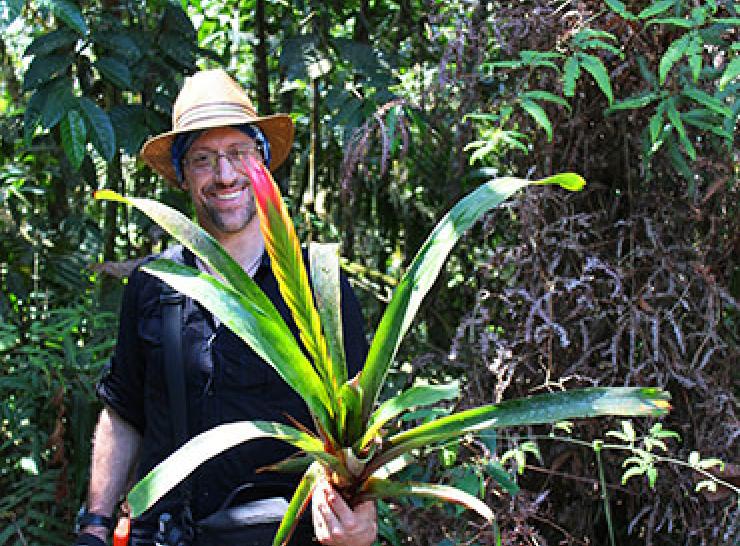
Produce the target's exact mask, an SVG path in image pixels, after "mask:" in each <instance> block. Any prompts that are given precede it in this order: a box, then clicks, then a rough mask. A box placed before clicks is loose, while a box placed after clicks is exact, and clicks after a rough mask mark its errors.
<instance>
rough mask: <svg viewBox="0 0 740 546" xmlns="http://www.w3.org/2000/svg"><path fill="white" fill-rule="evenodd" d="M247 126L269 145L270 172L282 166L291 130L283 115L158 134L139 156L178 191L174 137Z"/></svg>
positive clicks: (221, 120) (210, 122) (222, 120)
mask: <svg viewBox="0 0 740 546" xmlns="http://www.w3.org/2000/svg"><path fill="white" fill-rule="evenodd" d="M245 123H251V124H252V125H256V126H257V127H259V128H260V129H261V130H262V132H263V133H264V134H265V138H267V141H268V142H269V143H270V153H271V155H272V158H271V160H270V170H271V171H273V172H274V171H275V170H276V169H277V168H278V167H280V165H282V164H283V163H284V162H285V160H286V159H287V157H288V154H290V148H291V146H292V145H293V136H294V133H295V127H294V126H293V120H292V119H291V118H290V116H289V115H287V114H273V115H271V116H263V117H254V118H252V117H247V116H243V115H242V116H223V117H215V118H209V119H207V120H205V121H203V122H201V123H195V124H192V125H190V126H188V128H187V129H179V130H175V131H169V132H167V133H162V134H160V135H157V136H155V137H152V138H150V139H149V140H147V141H146V142H145V143H144V145H143V146H142V147H141V152H140V154H139V155H140V156H141V159H143V160H144V162H145V163H146V164H147V165H149V166H150V167H151V168H152V169H153V170H154V171H156V172H157V173H158V174H160V175H161V176H162V177H163V178H164V179H165V180H167V181H168V182H170V183H171V184H173V185H175V186H177V187H179V186H180V181H179V180H178V179H177V174H176V173H175V167H174V166H173V165H172V141H173V140H174V139H175V137H176V136H177V135H178V134H181V133H187V132H190V131H196V130H204V129H214V128H216V127H231V126H236V125H243V124H245Z"/></svg>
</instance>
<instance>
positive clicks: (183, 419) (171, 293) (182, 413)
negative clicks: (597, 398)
mask: <svg viewBox="0 0 740 546" xmlns="http://www.w3.org/2000/svg"><path fill="white" fill-rule="evenodd" d="M159 301H160V302H161V303H162V358H163V361H164V368H165V374H166V377H167V394H168V397H169V401H170V415H171V416H172V443H173V447H174V449H177V448H179V447H180V446H181V445H183V444H184V443H185V442H186V441H187V440H188V416H187V402H186V400H185V362H184V361H183V354H182V308H183V303H184V301H185V297H184V296H183V295H182V294H180V293H179V292H176V291H175V290H174V289H173V288H172V287H170V286H169V285H164V288H163V289H162V293H161V294H160V296H159Z"/></svg>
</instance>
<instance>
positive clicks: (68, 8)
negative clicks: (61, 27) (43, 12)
mask: <svg viewBox="0 0 740 546" xmlns="http://www.w3.org/2000/svg"><path fill="white" fill-rule="evenodd" d="M46 2H49V3H50V4H51V6H52V9H53V10H54V15H56V16H57V17H59V18H60V19H61V20H62V21H64V22H65V23H66V24H67V26H69V27H70V28H72V29H73V30H76V31H77V32H79V33H80V34H82V35H83V36H85V35H86V34H87V33H88V32H89V30H88V28H87V23H85V18H84V17H83V16H82V12H81V11H80V8H78V7H77V5H75V3H74V2H71V1H70V0H46Z"/></svg>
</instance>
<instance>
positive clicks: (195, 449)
mask: <svg viewBox="0 0 740 546" xmlns="http://www.w3.org/2000/svg"><path fill="white" fill-rule="evenodd" d="M259 438H274V439H277V440H282V441H284V442H287V443H289V444H291V445H293V446H295V447H297V448H298V449H301V450H304V451H306V452H311V453H315V452H321V453H323V443H322V442H321V440H319V439H318V438H316V437H314V436H311V435H310V434H307V433H305V432H302V431H300V430H297V429H295V428H293V427H290V426H288V425H283V424H280V423H269V422H266V421H242V422H238V423H228V424H225V425H219V426H217V427H215V428H212V429H211V430H208V431H206V432H204V433H203V434H199V435H198V436H196V437H195V438H193V439H192V440H190V441H188V442H187V443H186V444H185V445H183V446H182V447H181V448H180V449H178V450H177V451H175V452H174V453H172V454H171V455H170V456H169V457H167V458H166V459H165V460H164V461H162V462H161V463H159V464H158V465H157V466H156V467H154V468H153V469H152V470H151V472H149V473H148V474H147V475H146V476H145V477H144V478H142V480H141V481H140V482H139V483H137V484H136V485H135V486H134V487H133V488H132V489H131V491H130V492H129V494H128V496H127V500H128V504H129V507H130V509H131V517H138V516H140V515H141V514H142V513H143V512H145V511H146V510H147V509H148V508H149V507H151V506H152V505H153V504H154V503H155V502H157V501H158V500H159V499H161V498H162V497H163V496H164V495H166V494H167V492H168V491H170V490H171V489H172V488H174V487H175V486H176V485H177V484H178V483H180V482H181V481H182V480H184V479H185V478H186V477H187V476H189V475H190V474H191V473H192V472H193V471H194V470H195V469H196V468H197V467H198V466H199V465H200V464H202V463H203V462H205V461H207V460H209V459H211V458H212V457H215V456H216V455H218V454H220V453H223V452H224V451H226V450H227V449H230V448H232V447H234V446H236V445H238V444H241V443H243V442H248V441H250V440H257V439H259Z"/></svg>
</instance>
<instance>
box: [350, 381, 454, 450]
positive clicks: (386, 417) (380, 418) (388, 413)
mask: <svg viewBox="0 0 740 546" xmlns="http://www.w3.org/2000/svg"><path fill="white" fill-rule="evenodd" d="M459 395H460V384H459V382H457V381H453V382H451V383H449V384H446V385H417V386H414V387H411V388H409V389H406V390H405V391H403V392H401V393H400V394H398V395H397V396H394V397H393V398H391V399H389V400H386V401H385V402H383V403H382V404H381V405H380V407H379V408H378V409H377V410H375V412H374V413H373V414H372V416H371V418H370V421H369V422H368V424H367V430H366V431H365V434H364V435H363V437H362V439H361V440H360V443H359V445H358V447H359V448H363V447H365V446H366V445H367V444H368V442H370V441H371V440H372V439H373V438H374V437H375V435H376V434H377V433H378V431H379V430H380V429H381V427H382V426H383V425H385V424H386V423H387V422H388V421H390V420H391V419H394V418H395V417H397V416H398V415H400V414H401V413H403V412H405V411H408V410H410V409H412V408H415V407H418V406H430V405H432V404H436V403H437V402H441V401H442V400H452V399H454V398H457V397H458V396H459Z"/></svg>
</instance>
